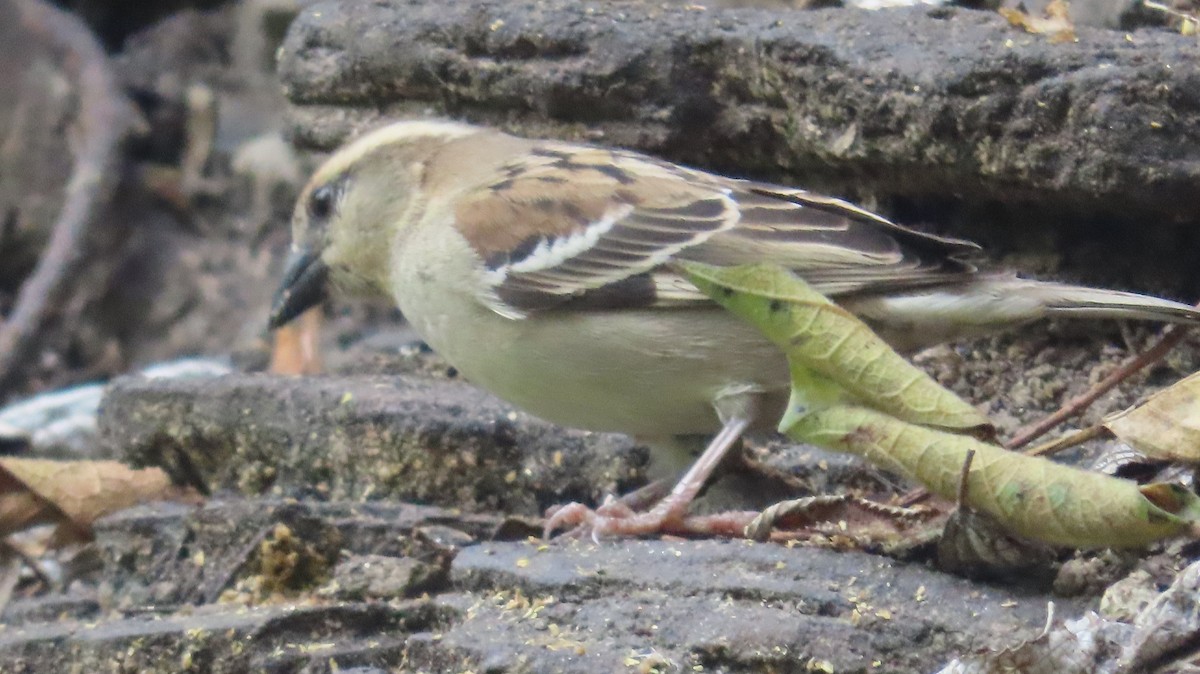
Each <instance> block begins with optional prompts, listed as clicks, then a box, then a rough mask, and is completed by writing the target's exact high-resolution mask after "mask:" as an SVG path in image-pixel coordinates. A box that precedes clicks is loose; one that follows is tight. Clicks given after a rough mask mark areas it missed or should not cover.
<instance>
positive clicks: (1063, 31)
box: [999, 0, 1079, 42]
mask: <svg viewBox="0 0 1200 674" xmlns="http://www.w3.org/2000/svg"><path fill="white" fill-rule="evenodd" d="M999 11H1000V15H1001V16H1003V17H1004V18H1006V19H1008V22H1009V23H1010V24H1012V25H1013V26H1016V27H1017V28H1023V29H1024V30H1025V32H1027V33H1035V34H1038V35H1046V36H1048V37H1049V38H1050V41H1051V42H1075V41H1077V40H1078V39H1079V38H1077V37H1075V26H1074V25H1073V24H1072V23H1071V17H1070V5H1069V4H1068V3H1067V1H1066V0H1052V1H1051V2H1050V4H1049V5H1046V9H1045V11H1044V12H1042V16H1040V17H1039V16H1032V15H1030V14H1028V13H1026V12H1024V11H1022V10H1020V9H1013V8H1011V7H1001V8H1000V10H999Z"/></svg>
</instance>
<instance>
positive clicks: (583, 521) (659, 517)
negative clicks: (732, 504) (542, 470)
mask: <svg viewBox="0 0 1200 674" xmlns="http://www.w3.org/2000/svg"><path fill="white" fill-rule="evenodd" d="M677 512H679V511H678V509H677V507H676V506H675V504H673V503H671V502H668V501H667V500H663V501H661V502H659V503H658V505H656V506H655V507H654V508H652V509H650V510H649V511H647V512H644V513H638V512H634V511H633V510H632V509H631V508H630V507H629V506H628V505H626V504H625V503H624V502H622V501H617V500H613V499H612V498H611V497H610V498H609V499H608V500H606V501H605V502H604V504H603V505H601V506H600V507H599V508H596V509H595V510H593V509H592V508H589V507H587V506H585V505H583V504H582V503H568V504H566V505H562V506H555V507H553V508H551V509H550V510H549V511H547V512H546V526H545V529H544V531H543V535H544V536H545V537H546V538H550V537H551V535H553V534H554V532H555V531H558V530H561V529H569V531H567V533H565V534H563V537H564V538H585V537H590V538H591V539H592V540H593V541H595V542H599V541H600V539H602V538H623V537H635V536H651V535H674V536H723V537H728V538H743V537H745V533H744V530H745V527H746V525H747V524H748V523H749V522H750V521H751V520H752V519H754V518H755V517H756V516H757V515H758V513H757V512H754V511H750V512H743V511H730V512H724V513H717V514H712V515H694V516H683V515H679V514H676V513H677Z"/></svg>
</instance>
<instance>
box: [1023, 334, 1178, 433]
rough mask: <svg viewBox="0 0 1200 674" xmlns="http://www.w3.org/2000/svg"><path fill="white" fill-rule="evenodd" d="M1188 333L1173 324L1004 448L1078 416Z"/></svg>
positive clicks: (1024, 429)
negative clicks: (1146, 346) (1110, 372)
mask: <svg viewBox="0 0 1200 674" xmlns="http://www.w3.org/2000/svg"><path fill="white" fill-rule="evenodd" d="M1187 331H1188V329H1187V328H1186V327H1184V326H1182V325H1172V326H1171V327H1170V328H1167V330H1165V331H1164V332H1163V335H1162V337H1160V338H1159V340H1158V343H1156V344H1155V345H1154V346H1152V347H1150V348H1149V349H1147V350H1146V351H1144V352H1142V353H1140V354H1138V355H1137V356H1135V357H1133V358H1130V359H1129V360H1127V361H1125V363H1123V364H1122V365H1121V367H1118V368H1117V369H1116V370H1114V371H1113V372H1112V374H1110V375H1108V376H1107V377H1105V378H1104V379H1103V380H1102V381H1100V383H1098V384H1096V385H1095V386H1093V387H1092V388H1090V389H1088V390H1087V391H1086V392H1084V393H1083V394H1082V395H1079V396H1076V397H1074V398H1072V399H1070V400H1068V401H1067V402H1066V403H1064V404H1063V406H1062V407H1060V408H1058V411H1057V412H1055V413H1054V414H1051V415H1050V416H1048V417H1046V418H1044V419H1042V420H1041V421H1038V422H1036V423H1033V424H1030V425H1028V426H1026V427H1024V428H1022V429H1020V430H1019V431H1017V435H1016V437H1014V438H1013V439H1012V440H1009V441H1008V442H1007V443H1005V445H1004V446H1005V447H1007V448H1008V449H1019V448H1021V447H1024V446H1025V445H1027V444H1029V443H1030V442H1033V441H1034V440H1036V439H1038V438H1040V437H1041V436H1042V435H1044V434H1045V433H1046V432H1047V431H1049V430H1050V429H1052V428H1054V427H1055V426H1057V425H1059V424H1061V423H1062V422H1064V421H1066V420H1067V419H1070V418H1071V417H1073V416H1075V415H1077V414H1080V413H1081V412H1083V411H1084V410H1085V409H1087V407H1088V406H1089V405H1091V404H1092V403H1094V402H1096V399H1097V398H1099V397H1100V396H1102V395H1104V394H1105V393H1108V392H1109V391H1111V390H1112V389H1114V388H1116V386H1117V385H1118V384H1120V383H1121V382H1123V381H1125V380H1126V379H1128V378H1129V377H1131V376H1133V374H1134V373H1136V372H1138V371H1139V370H1141V369H1143V368H1145V367H1147V366H1149V365H1153V364H1154V363H1157V362H1158V361H1160V360H1162V359H1163V357H1165V356H1166V355H1167V354H1168V353H1170V351H1171V349H1173V348H1175V346H1176V345H1177V344H1179V342H1181V341H1183V338H1184V337H1185V336H1186V335H1187Z"/></svg>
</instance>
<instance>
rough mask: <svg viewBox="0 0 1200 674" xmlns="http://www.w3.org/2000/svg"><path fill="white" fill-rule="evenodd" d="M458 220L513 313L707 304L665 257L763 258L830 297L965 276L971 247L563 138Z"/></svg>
mask: <svg viewBox="0 0 1200 674" xmlns="http://www.w3.org/2000/svg"><path fill="white" fill-rule="evenodd" d="M456 218H457V223H456V224H457V226H458V228H459V230H460V232H462V233H463V236H464V237H465V238H466V239H467V241H468V242H470V243H471V245H472V246H473V248H474V249H475V251H476V252H477V253H478V254H479V256H480V257H481V259H482V260H483V261H484V271H483V275H484V281H485V285H486V286H487V287H488V288H489V292H488V293H487V294H486V296H485V297H484V298H483V299H484V301H485V302H487V303H488V304H489V305H491V306H492V307H493V308H495V309H496V310H497V311H499V312H501V313H505V314H507V315H512V316H514V317H517V316H521V315H524V314H527V313H529V312H531V311H538V310H546V309H551V308H560V309H561V308H571V309H586V308H605V309H617V308H632V307H645V306H650V305H687V304H695V303H703V302H707V301H708V300H707V298H706V297H704V296H703V295H702V294H701V293H700V292H699V291H697V290H696V289H695V288H694V287H692V286H691V284H689V283H687V282H686V281H685V280H683V279H682V278H679V277H678V276H677V275H675V274H674V273H673V272H672V271H671V268H670V265H669V264H668V261H669V259H670V258H672V257H675V256H678V257H680V258H683V259H688V260H695V261H701V262H708V263H711V264H721V265H734V264H745V263H750V262H761V261H764V260H769V261H773V262H776V263H778V264H782V265H785V266H788V267H790V268H792V269H794V270H796V272H797V273H799V274H800V275H802V276H803V277H804V278H805V279H806V280H807V281H808V282H810V283H812V284H813V285H814V287H816V288H817V289H818V290H819V291H821V292H824V293H826V294H831V295H838V294H846V293H853V292H859V291H869V290H872V289H875V288H878V287H881V286H886V287H888V288H896V287H915V286H921V285H931V284H937V283H944V282H948V281H951V280H954V279H957V278H960V277H963V276H969V275H971V274H973V273H975V269H974V267H972V266H971V265H970V264H969V263H968V262H966V261H965V258H966V257H967V256H969V255H970V254H972V253H974V252H975V251H976V250H977V247H976V246H974V245H973V244H970V243H967V242H963V241H958V240H955V239H948V238H943V237H937V236H933V235H929V234H923V233H920V232H917V231H915V230H910V229H907V228H905V227H901V226H899V225H896V224H894V223H892V222H889V221H888V220H885V219H884V218H882V217H880V216H878V215H875V214H873V213H870V212H869V211H865V210H862V209H860V208H858V207H856V206H854V205H852V204H849V203H847V202H844V201H840V200H838V199H833V198H829V197H822V196H819V195H814V194H810V193H808V192H805V191H803V190H797V189H791V188H785V187H778V186H773V185H766V184H760V183H754V182H749V181H740V180H732V179H727V178H721V177H718V176H714V175H712V174H708V173H704V172H701V171H695V170H691V169H686V168H682V167H679V166H675V165H673V164H669V163H667V162H662V161H658V160H655V159H652V158H649V157H645V156H642V155H638V154H635V153H630V152H623V151H618V150H606V149H600V148H592V147H586V146H575V145H567V144H560V143H542V144H538V145H536V146H535V147H534V148H533V149H532V150H531V151H530V152H529V153H527V154H525V155H523V156H521V157H519V158H517V159H516V160H514V161H512V162H510V163H509V164H507V165H505V166H504V167H503V168H502V169H501V171H500V173H499V175H498V176H497V178H496V180H495V181H494V182H493V183H491V184H489V185H487V186H485V187H483V188H480V189H479V190H477V191H476V192H475V193H473V194H471V195H469V196H468V197H466V198H465V199H463V200H462V201H461V202H460V205H459V206H458V208H457V210H456Z"/></svg>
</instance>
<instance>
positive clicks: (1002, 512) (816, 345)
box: [680, 263, 1200, 547]
mask: <svg viewBox="0 0 1200 674" xmlns="http://www.w3.org/2000/svg"><path fill="white" fill-rule="evenodd" d="M680 268H681V269H682V270H683V272H684V273H685V274H686V275H687V276H688V278H689V280H691V281H692V283H694V284H695V285H696V286H697V287H698V288H699V289H700V290H701V291H703V292H704V293H706V294H707V295H708V296H709V297H711V298H713V300H715V301H716V302H718V303H719V304H721V306H723V307H725V308H726V309H727V310H729V311H730V312H732V313H733V314H735V315H737V316H739V317H741V318H743V319H744V320H746V321H748V322H749V323H751V324H752V325H754V326H755V327H757V328H758V329H759V330H761V331H762V333H763V334H764V335H765V336H766V337H767V338H768V339H770V340H771V341H772V342H773V343H774V344H776V345H777V346H779V348H780V349H782V350H783V352H784V353H785V354H786V355H787V358H788V362H789V365H790V368H791V376H792V399H791V403H790V404H789V408H788V411H787V413H786V414H785V416H784V419H783V420H782V421H781V422H780V426H779V428H780V430H781V431H783V432H784V433H786V434H788V435H789V436H790V437H792V438H793V439H795V440H798V441H800V442H807V443H811V444H815V445H819V446H821V447H827V448H830V449H835V450H841V451H846V452H853V453H855V454H859V455H862V456H863V457H865V458H867V459H868V460H870V461H871V462H873V463H875V464H877V465H879V466H882V467H884V468H886V469H888V470H891V471H894V472H896V473H899V474H901V475H904V476H907V477H909V478H911V479H913V480H916V481H918V482H920V483H922V484H924V485H925V486H926V487H927V488H928V489H929V490H930V491H932V492H934V493H937V494H939V495H941V496H943V497H945V498H947V499H952V500H953V499H954V498H955V497H956V496H957V495H958V494H959V486H960V484H959V483H960V480H962V479H963V477H962V468H963V464H964V463H965V462H966V461H967V457H968V455H969V453H970V452H972V451H973V452H974V453H975V454H974V459H973V460H972V461H971V464H970V467H969V471H968V472H967V476H966V478H965V479H966V480H967V485H966V486H967V489H966V499H967V503H966V505H968V506H969V507H971V508H973V509H974V510H977V511H980V512H983V513H987V514H989V515H991V516H992V517H994V518H995V519H996V520H997V521H998V522H999V523H1001V524H1002V525H1003V526H1005V527H1007V528H1009V529H1010V530H1012V531H1013V532H1014V533H1016V534H1018V535H1022V536H1026V537H1029V538H1034V539H1038V540H1042V541H1046V542H1048V543H1054V544H1058V545H1069V546H1073V547H1100V546H1113V547H1138V546H1143V545H1145V544H1147V543H1149V542H1151V541H1155V540H1158V539H1161V538H1166V537H1170V536H1176V535H1191V536H1197V535H1198V532H1200V527H1198V525H1197V524H1196V523H1197V521H1198V520H1200V498H1198V497H1197V496H1196V495H1195V494H1194V493H1192V492H1191V491H1190V490H1187V489H1184V488H1183V487H1180V486H1176V485H1168V484H1152V485H1147V486H1141V487H1139V486H1138V485H1137V484H1136V483H1134V482H1131V481H1129V480H1121V479H1117V478H1112V477H1108V476H1105V475H1101V474H1099V473H1093V472H1088V471H1085V470H1081V469H1078V468H1073V467H1070V466H1064V465H1061V464H1057V463H1054V462H1053V461H1050V460H1048V459H1043V458H1040V457H1033V456H1027V455H1024V454H1019V453H1016V452H1010V451H1008V450H1005V449H1003V448H1001V447H997V446H995V445H992V444H988V443H985V442H981V441H979V440H977V439H975V438H972V437H969V436H967V435H962V434H959V433H954V432H949V431H963V430H972V429H977V428H980V427H986V426H988V423H987V419H986V418H985V417H984V416H983V415H982V414H980V413H979V412H978V411H977V410H976V409H975V408H974V407H972V406H971V405H969V404H967V403H966V402H964V401H962V400H960V399H959V398H958V397H957V396H956V395H954V394H953V393H952V392H950V391H949V390H947V389H945V388H943V387H942V386H941V385H939V384H938V383H937V382H935V381H934V380H933V379H932V378H930V377H929V376H928V375H926V374H925V373H924V372H922V371H921V370H919V369H918V368H916V367H915V366H913V365H912V364H911V363H909V362H908V361H907V360H905V359H904V358H903V357H902V356H900V355H899V354H897V353H896V352H895V351H893V350H892V349H891V347H890V346H888V344H887V343H886V342H884V341H883V340H882V339H880V338H879V337H878V336H876V335H875V334H874V333H873V332H872V331H871V330H870V328H868V327H867V326H866V325H865V324H864V323H862V322H861V321H860V320H858V319H857V318H856V317H855V316H853V315H852V314H850V313H849V312H847V311H845V310H843V309H841V308H840V307H838V306H837V305H835V304H833V303H832V302H830V301H829V300H828V299H826V298H825V297H824V296H822V295H821V294H819V293H817V292H816V291H814V290H812V288H810V287H809V286H808V285H807V284H806V283H805V282H804V281H802V280H801V279H800V278H798V277H796V276H795V275H794V274H792V273H791V272H789V271H788V270H786V269H783V268H781V267H778V266H773V265H747V266H741V267H732V268H721V267H712V266H708V265H702V264H697V263H683V264H680ZM930 426H933V427H936V428H930Z"/></svg>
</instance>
